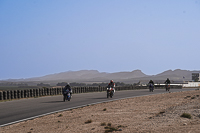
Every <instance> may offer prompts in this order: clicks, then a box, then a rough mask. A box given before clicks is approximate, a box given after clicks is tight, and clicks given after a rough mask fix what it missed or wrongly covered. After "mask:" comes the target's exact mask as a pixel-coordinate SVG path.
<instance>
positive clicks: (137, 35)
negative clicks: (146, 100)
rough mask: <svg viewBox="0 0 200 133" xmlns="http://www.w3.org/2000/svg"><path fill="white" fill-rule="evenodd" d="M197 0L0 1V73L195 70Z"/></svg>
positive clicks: (199, 40) (199, 61) (199, 63)
mask: <svg viewBox="0 0 200 133" xmlns="http://www.w3.org/2000/svg"><path fill="white" fill-rule="evenodd" d="M199 54H200V0H0V79H9V78H30V77H37V76H44V75H48V74H54V73H59V72H65V71H77V70H98V71H100V72H120V71H133V70H136V69H140V70H142V72H144V73H145V74H148V75H155V74H158V73H161V72H163V71H166V70H169V69H172V70H174V69H183V70H200V58H199V57H200V56H199Z"/></svg>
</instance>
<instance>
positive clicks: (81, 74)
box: [4, 69, 200, 83]
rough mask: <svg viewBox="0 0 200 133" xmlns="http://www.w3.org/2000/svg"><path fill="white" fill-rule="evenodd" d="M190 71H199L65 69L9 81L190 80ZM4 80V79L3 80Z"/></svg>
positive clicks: (129, 81)
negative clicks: (65, 70) (148, 73)
mask: <svg viewBox="0 0 200 133" xmlns="http://www.w3.org/2000/svg"><path fill="white" fill-rule="evenodd" d="M192 73H200V71H189V70H181V69H176V70H167V71H164V72H162V73H159V74H157V75H146V74H144V73H143V72H142V71H141V70H134V71H131V72H115V73H106V72H99V71H97V70H80V71H67V72H61V73H55V74H49V75H46V76H42V77H34V78H27V79H18V80H17V79H10V80H8V81H9V82H11V81H13V82H17V81H21V82H22V81H23V82H44V83H45V82H46V83H50V82H55V83H56V82H109V80H111V79H113V80H114V81H116V82H124V83H134V82H138V81H148V80H150V79H152V80H166V78H170V80H174V81H183V80H186V81H191V80H192ZM4 81H5V80H4Z"/></svg>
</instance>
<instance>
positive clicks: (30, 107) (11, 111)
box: [0, 88, 195, 127]
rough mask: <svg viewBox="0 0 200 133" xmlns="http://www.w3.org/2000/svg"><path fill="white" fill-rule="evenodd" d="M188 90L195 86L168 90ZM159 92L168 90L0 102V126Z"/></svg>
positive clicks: (74, 95) (102, 93)
mask: <svg viewBox="0 0 200 133" xmlns="http://www.w3.org/2000/svg"><path fill="white" fill-rule="evenodd" d="M188 90H195V88H191V89H189V88H187V89H171V90H170V91H171V92H180V91H188ZM160 93H168V92H166V91H165V89H155V91H154V92H149V90H148V89H141V90H125V91H116V92H115V94H114V96H113V98H107V97H106V92H94V93H81V94H73V97H72V99H71V101H66V102H63V96H62V95H57V96H46V97H39V98H28V99H20V100H12V101H6V102H0V127H3V126H6V125H10V124H14V123H17V122H21V121H25V120H29V119H33V118H36V117H40V116H44V115H48V114H52V113H56V112H61V111H65V110H69V109H74V108H79V107H83V106H87V105H91V104H97V103H102V102H109V101H113V100H119V99H125V98H131V97H139V96H146V95H154V94H160Z"/></svg>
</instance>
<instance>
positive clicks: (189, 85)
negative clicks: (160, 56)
mask: <svg viewBox="0 0 200 133" xmlns="http://www.w3.org/2000/svg"><path fill="white" fill-rule="evenodd" d="M183 87H200V82H188V84H183Z"/></svg>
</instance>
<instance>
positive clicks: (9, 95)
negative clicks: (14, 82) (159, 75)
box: [0, 86, 182, 100]
mask: <svg viewBox="0 0 200 133" xmlns="http://www.w3.org/2000/svg"><path fill="white" fill-rule="evenodd" d="M160 87H161V86H160ZM176 87H177V86H176ZM158 88H159V87H158ZM179 88H180V87H179ZM181 88H182V87H181ZM62 89H63V88H41V89H28V90H9V91H0V100H11V99H20V98H31V97H41V96H51V95H61V94H62ZM134 89H147V86H123V87H116V88H115V90H116V91H120V90H134ZM72 90H73V93H75V94H76V93H87V92H101V91H106V87H72Z"/></svg>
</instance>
